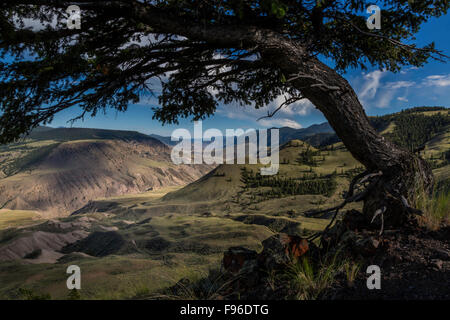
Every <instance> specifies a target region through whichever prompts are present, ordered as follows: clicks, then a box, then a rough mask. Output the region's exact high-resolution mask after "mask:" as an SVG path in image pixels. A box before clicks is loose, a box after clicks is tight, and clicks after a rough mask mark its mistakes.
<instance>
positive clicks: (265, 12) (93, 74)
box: [0, 0, 450, 143]
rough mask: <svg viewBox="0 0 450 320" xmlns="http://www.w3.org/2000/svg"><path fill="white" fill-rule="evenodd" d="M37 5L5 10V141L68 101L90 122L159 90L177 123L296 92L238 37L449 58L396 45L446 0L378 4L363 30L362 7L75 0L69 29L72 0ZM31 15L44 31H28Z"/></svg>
mask: <svg viewBox="0 0 450 320" xmlns="http://www.w3.org/2000/svg"><path fill="white" fill-rule="evenodd" d="M32 3H33V2H32ZM36 3H38V4H39V5H41V6H40V7H39V9H37V7H36V6H34V5H28V4H30V1H21V0H3V1H2V2H1V3H0V58H1V59H2V61H1V62H0V112H1V115H0V143H8V142H12V141H14V140H16V139H18V138H19V137H21V136H22V135H23V134H24V133H28V132H30V130H31V129H32V128H34V127H37V126H39V125H41V124H45V123H48V122H50V121H51V120H52V119H53V117H54V115H55V114H56V113H58V112H60V111H63V110H65V109H68V108H70V107H72V106H79V107H80V108H81V110H82V111H81V114H80V115H79V117H77V118H83V117H84V116H85V115H92V116H95V115H97V114H98V113H99V112H106V111H107V110H110V109H113V110H117V111H125V110H127V107H128V105H129V104H130V103H137V102H138V101H140V100H141V99H143V98H148V97H149V96H151V95H156V94H157V95H159V103H160V107H156V108H155V113H154V117H155V118H156V119H158V120H160V121H162V122H163V123H177V122H178V119H179V118H193V119H202V118H205V117H207V116H210V115H212V114H213V113H214V112H215V110H216V107H217V105H218V103H231V102H237V103H239V104H241V105H246V106H248V105H253V106H255V107H256V108H259V107H262V106H265V105H267V104H268V103H270V102H272V101H273V100H274V99H275V98H277V97H278V96H280V95H282V94H284V95H287V96H289V95H290V96H298V95H299V94H300V92H298V90H297V89H295V88H293V87H292V86H290V85H289V83H288V82H287V81H286V77H287V75H284V74H282V73H281V71H280V70H279V68H278V67H277V66H274V65H272V64H271V59H270V57H269V58H268V59H267V58H266V59H265V58H264V56H263V55H261V50H263V49H264V48H263V47H264V46H262V47H258V46H255V43H252V41H251V40H249V41H247V40H245V39H243V38H242V35H244V34H248V33H246V32H247V30H256V31H257V32H260V33H261V34H262V35H267V34H277V35H278V36H280V37H283V38H284V39H290V40H291V41H295V42H297V43H298V44H299V45H301V46H302V47H303V48H305V51H306V52H307V55H308V56H311V57H318V56H319V57H321V56H322V57H325V58H326V59H328V60H329V61H332V62H333V64H334V66H335V68H336V69H337V70H338V71H343V70H345V69H347V68H349V67H357V66H360V67H363V68H365V67H366V66H367V65H372V66H376V67H379V68H386V69H387V70H391V71H398V70H399V69H400V68H401V67H402V66H404V65H414V66H421V65H423V64H424V63H425V62H426V61H427V60H428V59H429V58H436V59H442V58H443V56H442V55H440V52H438V51H437V50H435V49H434V44H433V43H431V44H428V45H426V46H425V47H424V48H418V47H416V46H415V45H414V44H409V45H408V46H405V45H399V43H400V42H401V41H405V42H407V43H411V42H409V40H411V39H413V36H414V34H415V33H417V32H418V30H419V27H420V25H421V24H423V23H424V22H426V21H427V20H429V19H430V18H431V17H438V16H441V15H443V14H445V13H446V12H447V10H448V8H449V6H450V4H449V2H448V0H421V1H406V0H382V1H378V2H377V4H378V5H379V6H380V7H381V8H382V13H381V18H382V26H383V27H382V28H381V30H377V31H376V32H368V31H366V30H367V28H366V18H367V14H366V12H365V10H366V7H367V5H368V3H367V1H365V0H352V1H331V0H320V1H301V2H299V1H297V0H233V1H216V0H205V1H201V2H199V1H188V0H170V1H163V0H161V1H78V2H77V4H78V5H79V6H80V7H81V10H82V12H83V18H82V27H81V29H72V30H70V29H68V28H67V25H66V19H65V17H64V15H65V13H64V11H65V9H66V8H67V2H64V1H54V0H42V1H38V2H36ZM26 19H32V20H34V21H38V20H39V21H40V22H41V23H42V24H43V27H42V28H36V29H31V28H25V21H26ZM55 22H56V24H55ZM217 31H222V32H217ZM251 32H253V31H251ZM224 34H226V35H228V36H229V37H225V36H223V35H224ZM132 43H134V44H132ZM136 43H141V45H136ZM267 45H270V44H267Z"/></svg>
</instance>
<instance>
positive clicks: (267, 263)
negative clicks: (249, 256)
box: [258, 233, 309, 270]
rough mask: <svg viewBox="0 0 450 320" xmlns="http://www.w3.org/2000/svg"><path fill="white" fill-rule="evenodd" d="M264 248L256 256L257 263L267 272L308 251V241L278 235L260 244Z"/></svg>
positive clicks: (296, 237) (281, 234) (282, 234)
mask: <svg viewBox="0 0 450 320" xmlns="http://www.w3.org/2000/svg"><path fill="white" fill-rule="evenodd" d="M262 245H263V247H264V249H263V251H262V252H261V254H260V255H259V256H258V262H259V263H260V264H261V265H262V267H264V268H265V269H267V270H272V269H275V268H277V267H279V266H281V265H285V264H286V263H289V262H290V261H291V258H295V259H298V258H300V257H301V256H303V255H304V254H305V253H306V252H307V251H308V250H309V245H308V241H307V240H306V239H304V238H301V237H299V236H290V235H287V234H285V233H279V234H276V235H274V236H271V237H270V238H268V239H266V240H264V241H263V242H262Z"/></svg>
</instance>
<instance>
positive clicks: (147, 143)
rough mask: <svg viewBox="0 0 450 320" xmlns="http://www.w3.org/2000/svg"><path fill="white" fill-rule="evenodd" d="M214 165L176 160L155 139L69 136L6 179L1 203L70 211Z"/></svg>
mask: <svg viewBox="0 0 450 320" xmlns="http://www.w3.org/2000/svg"><path fill="white" fill-rule="evenodd" d="M210 170H211V167H210V166H206V165H194V166H188V165H179V166H176V165H174V164H172V161H171V159H170V148H169V147H168V146H166V145H165V144H163V143H161V142H160V141H158V140H156V139H153V138H148V139H136V140H121V139H117V140H75V141H67V142H62V143H59V144H58V145H57V146H55V147H54V148H49V149H48V152H46V153H44V154H42V155H40V156H39V158H38V159H37V160H34V161H33V165H32V166H28V167H24V168H21V170H19V171H18V172H16V173H14V174H12V175H9V176H7V177H3V178H2V179H0V205H2V206H4V207H5V208H9V209H22V210H27V209H33V210H39V211H41V212H43V213H45V214H46V216H64V215H68V214H69V213H71V212H73V211H75V210H77V209H79V208H81V207H82V206H84V205H85V204H86V203H88V201H89V200H92V199H97V198H102V197H111V196H117V195H123V194H130V193H138V192H143V191H146V190H148V189H150V188H153V189H157V188H160V187H164V186H175V185H183V184H186V183H189V182H192V181H195V180H196V179H198V178H199V177H201V176H203V175H204V174H206V173H207V172H208V171H210Z"/></svg>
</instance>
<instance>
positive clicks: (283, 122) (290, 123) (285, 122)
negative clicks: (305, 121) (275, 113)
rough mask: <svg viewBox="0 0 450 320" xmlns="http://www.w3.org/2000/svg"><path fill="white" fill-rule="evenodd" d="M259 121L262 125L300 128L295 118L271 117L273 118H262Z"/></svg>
mask: <svg viewBox="0 0 450 320" xmlns="http://www.w3.org/2000/svg"><path fill="white" fill-rule="evenodd" d="M259 123H260V124H261V125H262V126H264V127H269V128H270V127H290V128H294V129H301V128H302V125H301V124H300V123H298V122H297V121H295V120H292V119H286V118H283V119H273V118H267V119H262V120H260V121H259Z"/></svg>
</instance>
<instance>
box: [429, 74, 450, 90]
mask: <svg viewBox="0 0 450 320" xmlns="http://www.w3.org/2000/svg"><path fill="white" fill-rule="evenodd" d="M422 84H423V85H425V86H430V87H448V86H450V74H447V75H431V76H428V77H426V78H425V79H424V80H423V82H422Z"/></svg>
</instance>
